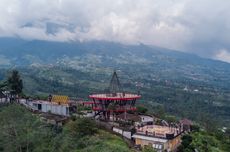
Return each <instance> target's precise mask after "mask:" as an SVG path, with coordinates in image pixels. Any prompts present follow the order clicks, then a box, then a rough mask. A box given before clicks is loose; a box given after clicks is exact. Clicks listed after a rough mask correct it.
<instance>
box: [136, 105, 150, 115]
mask: <svg viewBox="0 0 230 152" xmlns="http://www.w3.org/2000/svg"><path fill="white" fill-rule="evenodd" d="M147 111H148V109H147V108H145V107H144V106H137V112H138V113H142V114H145V113H146V112H147Z"/></svg>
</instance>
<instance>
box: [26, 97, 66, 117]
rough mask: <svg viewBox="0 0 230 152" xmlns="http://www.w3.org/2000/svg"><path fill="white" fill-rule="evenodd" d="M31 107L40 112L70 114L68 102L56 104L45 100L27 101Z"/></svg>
mask: <svg viewBox="0 0 230 152" xmlns="http://www.w3.org/2000/svg"><path fill="white" fill-rule="evenodd" d="M27 104H28V105H29V106H30V107H31V108H32V109H34V110H39V111H41V112H45V113H47V112H49V113H52V114H56V115H62V116H70V106H69V105H68V104H58V103H54V102H47V101H41V100H37V101H31V102H28V103H27Z"/></svg>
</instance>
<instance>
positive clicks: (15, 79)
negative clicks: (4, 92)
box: [7, 70, 23, 94]
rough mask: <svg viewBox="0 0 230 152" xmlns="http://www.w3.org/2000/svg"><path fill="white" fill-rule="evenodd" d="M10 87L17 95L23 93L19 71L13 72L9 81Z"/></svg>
mask: <svg viewBox="0 0 230 152" xmlns="http://www.w3.org/2000/svg"><path fill="white" fill-rule="evenodd" d="M7 84H8V87H9V88H10V89H11V90H13V91H15V93H16V94H20V93H22V88H23V83H22V79H21V77H20V75H19V72H18V71H17V70H13V71H12V73H11V75H10V76H9V77H8V79H7Z"/></svg>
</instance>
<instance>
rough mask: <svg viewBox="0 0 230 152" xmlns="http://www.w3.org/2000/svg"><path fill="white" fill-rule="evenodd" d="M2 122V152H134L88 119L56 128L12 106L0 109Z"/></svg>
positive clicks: (0, 134)
mask: <svg viewBox="0 0 230 152" xmlns="http://www.w3.org/2000/svg"><path fill="white" fill-rule="evenodd" d="M0 120H1V121H0V129H1V130H2V131H1V132H0V151H4V152H16V151H31V152H32V151H33V152H67V151H68V152H95V151H100V152H108V151H111V152H131V151H132V150H131V149H129V148H128V146H127V144H126V143H125V142H124V141H123V140H122V139H121V138H120V137H118V136H116V135H113V134H111V133H108V132H106V131H104V130H101V129H98V128H97V126H96V125H95V123H94V122H93V121H92V120H89V119H80V118H79V119H77V120H75V121H70V122H68V123H67V124H66V125H65V126H64V127H63V128H62V127H61V128H60V127H59V128H57V127H55V126H52V125H48V124H45V123H43V122H42V121H40V119H39V117H38V115H34V114H32V113H31V112H29V111H27V109H25V108H24V107H21V106H19V105H16V104H13V105H9V106H6V107H1V108H0Z"/></svg>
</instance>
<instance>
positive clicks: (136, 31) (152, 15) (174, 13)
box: [0, 0, 230, 63]
mask: <svg viewBox="0 0 230 152" xmlns="http://www.w3.org/2000/svg"><path fill="white" fill-rule="evenodd" d="M229 8H230V1H229V0H0V37H21V38H23V39H29V40H32V39H33V40H34V39H38V40H49V41H79V40H80V41H87V40H108V41H115V42H121V43H125V44H139V43H144V44H148V45H155V46H159V47H164V48H169V49H175V50H180V51H183V52H189V53H194V54H197V55H200V56H202V57H207V58H212V59H218V60H222V61H226V62H229V63H230V9H229Z"/></svg>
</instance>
